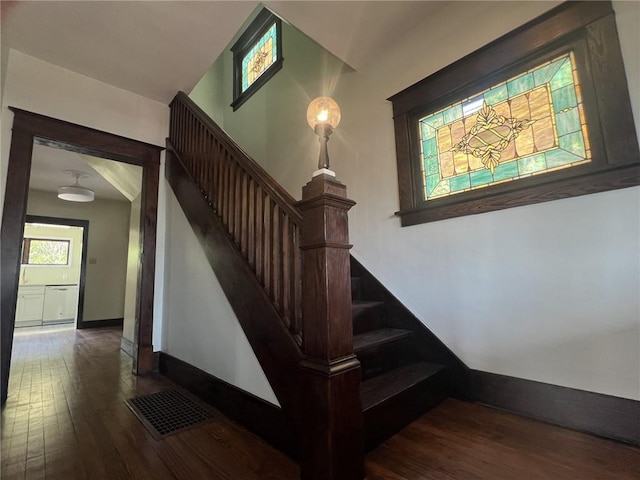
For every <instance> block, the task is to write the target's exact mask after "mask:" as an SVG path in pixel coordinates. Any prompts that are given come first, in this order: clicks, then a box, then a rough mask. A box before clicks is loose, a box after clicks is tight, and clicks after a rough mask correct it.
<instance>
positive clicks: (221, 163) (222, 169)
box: [216, 145, 227, 219]
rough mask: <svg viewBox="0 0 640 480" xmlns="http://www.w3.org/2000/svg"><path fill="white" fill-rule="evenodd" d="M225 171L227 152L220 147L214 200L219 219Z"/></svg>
mask: <svg viewBox="0 0 640 480" xmlns="http://www.w3.org/2000/svg"><path fill="white" fill-rule="evenodd" d="M226 171H227V151H226V150H225V149H224V148H223V147H222V145H220V157H219V158H218V181H217V182H216V198H217V199H218V200H217V202H216V204H217V207H218V208H217V212H218V216H219V217H220V219H222V218H223V216H224V182H225V180H224V176H225V175H226Z"/></svg>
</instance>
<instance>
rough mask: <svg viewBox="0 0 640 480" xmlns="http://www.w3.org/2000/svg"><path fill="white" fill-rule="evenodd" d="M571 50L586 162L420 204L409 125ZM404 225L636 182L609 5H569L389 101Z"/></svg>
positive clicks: (638, 162)
mask: <svg viewBox="0 0 640 480" xmlns="http://www.w3.org/2000/svg"><path fill="white" fill-rule="evenodd" d="M569 50H572V51H574V52H575V53H576V58H577V62H578V68H579V73H580V75H581V83H582V85H583V86H586V88H583V95H584V97H585V99H584V105H585V110H586V112H587V124H588V127H589V131H590V143H591V146H592V161H591V162H590V163H588V164H585V165H580V166H576V167H572V168H568V169H564V170H560V171H557V172H550V173H546V174H543V175H537V176H533V177H530V178H526V179H521V180H517V181H513V182H507V183H505V184H500V185H494V186H490V187H488V188H483V189H479V190H472V191H469V192H464V193H459V194H456V195H451V196H448V197H444V198H441V199H435V200H430V201H428V202H426V201H425V200H424V199H423V194H422V190H421V188H422V181H421V180H420V177H419V173H420V165H419V146H418V145H417V120H418V119H419V118H420V117H421V116H424V114H425V113H429V112H433V111H436V110H437V109H438V108H441V107H444V106H446V105H448V104H450V103H453V102H455V101H457V100H460V99H462V98H465V97H466V96H468V95H472V94H474V93H477V92H480V91H482V90H483V89H485V88H487V87H490V86H492V85H494V84H496V83H498V82H499V81H502V80H505V79H507V78H509V76H510V75H512V74H513V73H514V72H516V71H518V70H520V71H524V70H525V69H526V68H527V67H528V66H533V65H535V64H536V63H542V62H543V61H544V59H545V58H548V57H550V56H552V55H554V54H558V53H561V52H566V51H569ZM389 100H390V101H391V102H392V103H393V116H394V127H395V139H396V153H397V165H398V186H399V194H400V211H399V212H396V215H398V216H399V217H400V218H401V223H402V226H409V225H415V224H419V223H426V222H431V221H436V220H442V219H446V218H453V217H458V216H463V215H470V214H476V213H483V212H490V211H494V210H500V209H504V208H510V207H514V206H521V205H529V204H533V203H539V202H544V201H549V200H556V199H560V198H566V197H572V196H577V195H585V194H590V193H596V192H602V191H607V190H612V189H617V188H625V187H631V186H634V185H639V184H640V153H639V150H638V140H637V136H636V130H635V126H634V121H633V114H632V111H631V104H630V100H629V92H628V86H627V80H626V75H625V70H624V64H623V61H622V54H621V51H620V44H619V40H618V35H617V29H616V23H615V17H614V12H613V9H612V6H611V3H610V2H570V3H569V2H568V3H564V4H562V5H560V6H559V7H557V8H555V9H553V10H551V11H549V12H547V13H546V14H544V15H542V16H540V17H538V18H536V19H534V20H532V21H530V22H528V23H527V24H525V25H523V26H522V27H520V28H518V29H516V30H514V31H512V32H510V33H508V34H506V35H504V36H503V37H501V38H499V39H497V40H495V41H493V42H491V43H490V44H488V45H486V46H484V47H482V48H481V49H479V50H477V51H475V52H473V53H471V54H469V55H467V56H466V57H464V58H462V59H460V60H458V61H457V62H455V63H453V64H451V65H449V66H448V67H445V68H444V69H442V70H440V71H438V72H436V73H434V74H433V75H431V76H429V77H427V78H425V79H423V80H421V81H420V82H418V83H416V84H415V85H412V86H410V87H408V88H407V89H405V90H403V91H401V92H399V93H397V94H396V95H394V96H392V97H391V98H389Z"/></svg>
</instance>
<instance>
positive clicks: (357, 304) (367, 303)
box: [351, 300, 384, 310]
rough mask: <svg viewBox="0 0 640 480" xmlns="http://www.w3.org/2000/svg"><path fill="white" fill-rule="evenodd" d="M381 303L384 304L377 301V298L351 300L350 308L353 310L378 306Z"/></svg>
mask: <svg viewBox="0 0 640 480" xmlns="http://www.w3.org/2000/svg"><path fill="white" fill-rule="evenodd" d="M382 305H384V302H379V301H377V300H351V308H352V309H353V310H356V309H361V308H374V307H380V306H382Z"/></svg>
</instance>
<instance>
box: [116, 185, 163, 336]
mask: <svg viewBox="0 0 640 480" xmlns="http://www.w3.org/2000/svg"><path fill="white" fill-rule="evenodd" d="M141 206H142V195H141V194H140V195H138V196H137V197H136V198H134V199H133V201H132V202H131V214H130V215H129V246H128V248H127V273H126V284H125V292H124V323H123V325H122V336H123V337H124V338H126V339H127V340H130V341H131V342H133V340H134V338H133V333H134V330H135V325H136V317H137V315H136V306H137V300H138V270H139V267H140V207H141ZM158 346H159V345H158Z"/></svg>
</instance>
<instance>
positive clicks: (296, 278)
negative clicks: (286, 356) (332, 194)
mask: <svg viewBox="0 0 640 480" xmlns="http://www.w3.org/2000/svg"><path fill="white" fill-rule="evenodd" d="M293 240H294V242H295V243H294V244H293V261H294V264H293V271H294V274H293V282H294V284H293V288H294V290H293V295H294V299H293V301H294V311H293V314H292V318H293V322H295V323H294V327H293V329H294V331H295V332H296V334H297V335H298V340H299V341H302V252H301V250H300V225H297V224H296V225H295V226H294V234H293Z"/></svg>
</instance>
